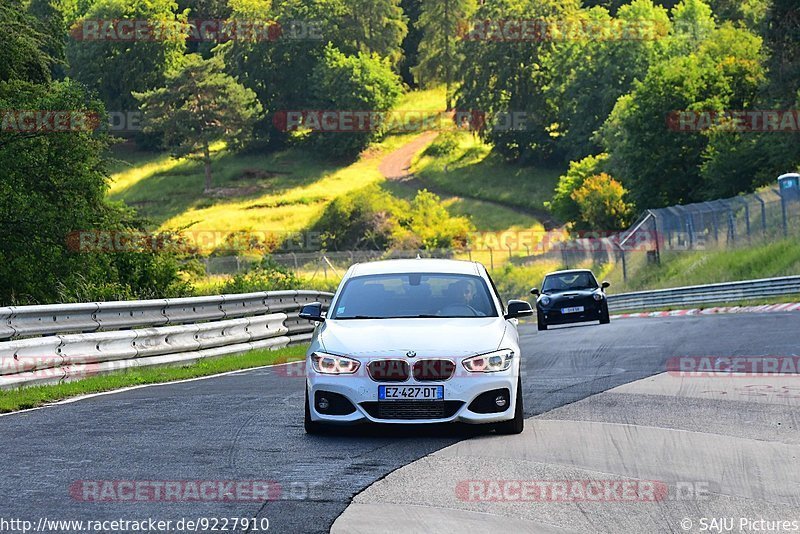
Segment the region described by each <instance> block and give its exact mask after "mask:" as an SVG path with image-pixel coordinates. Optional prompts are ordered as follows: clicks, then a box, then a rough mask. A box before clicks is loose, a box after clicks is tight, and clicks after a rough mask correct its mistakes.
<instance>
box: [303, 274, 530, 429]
mask: <svg viewBox="0 0 800 534" xmlns="http://www.w3.org/2000/svg"><path fill="white" fill-rule="evenodd" d="M532 313H533V310H532V309H531V306H530V304H528V303H527V302H525V301H515V300H512V301H509V303H508V306H507V307H505V306H504V305H503V301H502V300H501V298H500V295H499V294H498V292H497V288H496V287H495V286H494V283H493V282H492V279H491V278H490V276H489V273H488V272H487V271H486V269H485V268H484V267H483V265H481V264H479V263H475V262H466V261H454V260H432V259H412V260H390V261H380V262H374V263H364V264H356V265H353V266H352V267H350V269H349V270H348V271H347V273H346V274H345V276H344V279H343V280H342V283H341V284H340V285H339V289H338V290H337V291H336V294H335V295H334V297H333V300H332V302H331V306H330V309H329V310H328V311H327V313H325V312H324V311H323V307H322V305H321V304H319V303H314V304H309V305H306V306H304V307H303V310H302V312H301V314H300V317H301V318H303V319H308V320H312V321H317V323H318V324H317V327H316V329H315V330H314V336H313V339H312V342H311V347H310V348H309V350H308V354H307V361H306V369H307V371H306V407H305V429H306V432H308V433H318V432H320V431H322V430H324V429H327V428H329V427H331V426H333V425H347V424H357V423H364V422H374V423H400V424H420V423H446V422H456V421H458V422H464V423H472V424H493V425H494V427H495V428H496V430H497V431H498V432H500V433H507V434H515V433H519V432H522V428H523V410H522V393H521V380H520V373H519V368H520V357H521V353H520V348H519V336H518V334H517V321H516V318H518V317H524V316H529V315H531V314H532Z"/></svg>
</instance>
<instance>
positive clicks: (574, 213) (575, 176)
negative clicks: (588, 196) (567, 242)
mask: <svg viewBox="0 0 800 534" xmlns="http://www.w3.org/2000/svg"><path fill="white" fill-rule="evenodd" d="M607 161H608V154H598V155H597V156H588V157H586V158H583V159H582V160H580V161H573V162H571V163H570V164H569V170H568V171H567V173H566V174H565V175H563V176H561V177H560V178H559V179H558V185H556V191H555V195H553V200H552V201H550V202H548V203H546V204H545V205H546V206H548V207H549V208H550V209H551V210H552V212H553V215H555V216H556V218H558V219H560V220H561V221H564V222H572V223H574V222H577V221H578V220H580V216H581V212H580V208H579V207H578V204H577V202H575V199H573V198H572V193H573V192H575V190H576V189H578V188H580V187H581V186H582V185H583V182H585V181H586V179H587V178H589V177H590V176H594V175H596V174H599V173H600V172H602V171H603V170H604V169H605V164H606V162H607Z"/></svg>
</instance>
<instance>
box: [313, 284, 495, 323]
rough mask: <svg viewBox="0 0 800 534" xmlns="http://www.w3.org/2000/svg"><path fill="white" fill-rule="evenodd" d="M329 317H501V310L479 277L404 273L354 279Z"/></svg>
mask: <svg viewBox="0 0 800 534" xmlns="http://www.w3.org/2000/svg"><path fill="white" fill-rule="evenodd" d="M329 317H330V318H331V319H393V318H415V317H497V310H496V308H495V305H494V302H493V301H492V299H491V296H490V293H489V288H488V287H487V286H486V283H485V282H484V281H483V279H482V278H480V277H478V276H471V275H462V274H431V273H403V274H381V275H370V276H358V277H355V278H351V279H350V280H348V281H347V282H346V283H345V285H344V287H343V288H342V291H341V294H340V295H339V298H338V299H337V300H336V303H335V304H334V307H333V308H331V311H330V315H329Z"/></svg>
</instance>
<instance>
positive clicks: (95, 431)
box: [0, 313, 800, 532]
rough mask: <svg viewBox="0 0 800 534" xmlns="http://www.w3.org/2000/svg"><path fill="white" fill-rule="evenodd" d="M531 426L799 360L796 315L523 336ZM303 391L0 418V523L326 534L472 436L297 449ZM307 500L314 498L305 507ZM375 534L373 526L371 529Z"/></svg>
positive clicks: (208, 393)
mask: <svg viewBox="0 0 800 534" xmlns="http://www.w3.org/2000/svg"><path fill="white" fill-rule="evenodd" d="M521 332H522V346H523V351H524V354H523V359H524V365H523V367H524V378H523V387H524V400H525V411H526V415H527V416H532V415H537V414H540V413H543V412H546V411H549V410H552V409H554V408H557V407H560V406H564V405H567V404H569V403H573V402H575V401H578V400H581V399H584V398H586V397H588V396H590V395H593V394H596V393H600V392H603V391H606V390H608V389H610V388H613V387H616V386H619V385H622V384H626V383H629V382H632V381H634V380H638V379H641V378H644V377H647V376H651V375H654V374H657V373H660V372H663V371H664V368H665V363H666V360H667V359H668V358H670V357H674V356H686V355H689V356H704V355H714V356H717V355H718V356H760V355H792V354H795V355H796V354H798V351H799V347H798V342H797V340H798V332H800V314H797V313H773V314H746V315H720V316H700V317H676V318H663V319H628V320H619V321H613V322H612V323H611V324H610V325H606V326H599V325H589V326H574V327H562V328H556V329H552V330H550V331H547V332H541V333H540V332H537V331H536V329H535V326H530V325H525V326H522V327H521ZM303 382H304V381H303V379H302V378H301V377H298V376H293V373H291V370H287V367H286V366H283V367H273V368H270V369H262V370H255V371H249V372H245V373H240V374H235V375H229V376H223V377H218V378H213V379H208V380H200V381H193V382H185V383H179V384H171V385H164V386H156V387H147V388H141V389H136V390H130V391H126V392H121V393H117V394H112V395H103V396H98V397H93V398H89V399H84V400H80V401H78V402H74V403H70V404H62V405H57V406H52V407H48V408H45V409H42V410H35V411H30V412H25V413H21V414H14V415H10V416H5V417H0V436H2V447H0V458H2V463H3V465H4V466H5V468H4V469H3V476H2V477H0V503H2V504H0V518H6V519H7V518H20V519H27V520H30V521H33V522H34V524H35V523H36V521H38V519H39V518H40V517H46V518H48V519H83V520H101V519H129V520H130V519H144V518H154V519H159V520H172V521H177V520H179V519H181V518H187V519H198V518H202V517H205V518H212V517H216V518H224V517H228V518H232V517H247V518H252V517H258V518H268V519H269V522H270V531H272V532H327V531H328V530H329V528H330V526H331V524H332V522H333V521H334V520H335V519H336V517H337V516H338V515H339V514H340V513H341V512H342V511H343V510H344V508H345V507H346V506H347V504H348V503H349V502H350V500H351V498H352V497H353V495H355V494H357V493H358V492H359V491H361V490H363V489H364V488H365V487H366V486H368V485H369V484H371V483H372V482H374V481H376V480H378V479H380V478H382V477H384V476H386V475H387V474H388V473H390V472H392V471H393V470H395V469H397V468H399V467H401V466H403V465H405V464H408V463H410V462H412V461H414V460H416V459H418V458H421V457H423V456H425V455H428V454H430V453H432V452H434V451H437V450H439V449H441V448H443V447H445V446H448V445H450V444H453V443H455V442H456V441H459V440H461V439H465V438H468V437H469V431H470V429H462V428H432V429H420V428H414V429H408V428H405V429H402V430H399V431H395V430H391V429H384V428H376V429H371V430H368V431H366V432H365V431H363V430H359V431H356V432H350V433H348V434H346V435H341V436H335V437H333V436H324V437H317V436H315V437H311V436H306V435H305V433H304V432H303V428H302V415H303ZM81 480H89V481H96V480H102V481H105V480H115V481H120V480H123V481H131V480H139V481H142V480H146V481H165V480H168V481H174V480H203V481H207V480H237V481H241V480H272V481H276V482H277V483H279V484H280V486H281V487H282V488H283V491H282V493H281V498H279V499H277V500H273V501H269V502H266V503H262V502H202V503H201V502H164V501H159V502H83V501H81V500H80V499H76V498H74V497H73V496H71V495H70V491H69V489H70V486H71V485H73V484H74V483H76V481H81ZM308 491H310V493H311V494H312V495H311V498H302V497H303V494H304V493H305V492H308ZM375 521H380V517H376V518H375Z"/></svg>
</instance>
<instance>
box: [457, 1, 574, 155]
mask: <svg viewBox="0 0 800 534" xmlns="http://www.w3.org/2000/svg"><path fill="white" fill-rule="evenodd" d="M579 9H580V2H579V1H577V0H525V1H517V0H498V1H496V2H486V3H484V4H482V5H481V6H480V7H479V8H478V10H477V11H476V12H475V17H474V18H475V20H478V21H503V20H511V21H513V20H520V21H521V20H543V19H548V20H564V19H566V18H568V17H570V16H572V15H574V14H575V13H577V12H578V10H579ZM480 29H483V28H480ZM490 31H491V28H490ZM475 33H476V35H475V36H472V35H470V36H468V37H467V38H465V41H464V42H463V45H462V52H463V54H464V55H465V56H466V57H468V58H469V61H468V62H466V63H465V65H464V68H463V69H462V83H461V85H460V86H459V88H458V90H457V91H456V107H457V108H458V109H464V110H476V111H479V112H481V113H483V114H485V115H486V116H487V117H489V118H490V119H493V120H490V121H486V123H484V124H483V125H481V126H480V127H479V129H478V133H479V135H480V136H481V137H482V138H483V139H484V140H486V141H488V142H490V143H492V144H493V145H494V148H495V150H497V151H498V152H499V153H501V154H503V155H504V156H505V157H507V158H508V159H511V160H515V161H520V162H523V163H533V162H542V161H547V160H551V159H553V153H554V148H555V146H554V145H555V137H554V136H553V135H552V127H553V124H555V123H556V122H557V120H556V110H555V109H554V106H553V102H552V101H550V100H549V99H548V97H547V94H546V90H545V89H546V87H547V85H548V84H549V83H550V82H551V80H552V73H551V72H549V71H547V70H546V69H545V68H544V63H545V62H546V58H547V56H548V55H549V54H550V53H551V52H552V50H553V48H554V46H555V43H554V42H553V41H552V40H547V39H537V38H533V39H530V40H522V41H514V40H513V38H512V39H510V40H509V39H503V38H502V36H501V38H500V39H493V38H492V36H491V35H489V32H486V35H485V36H481V32H475ZM510 113H515V114H518V115H522V116H524V117H525V119H526V120H525V124H524V126H522V125H520V126H519V127H517V128H495V127H493V126H494V123H495V122H494V119H497V118H500V117H502V116H503V114H510Z"/></svg>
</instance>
